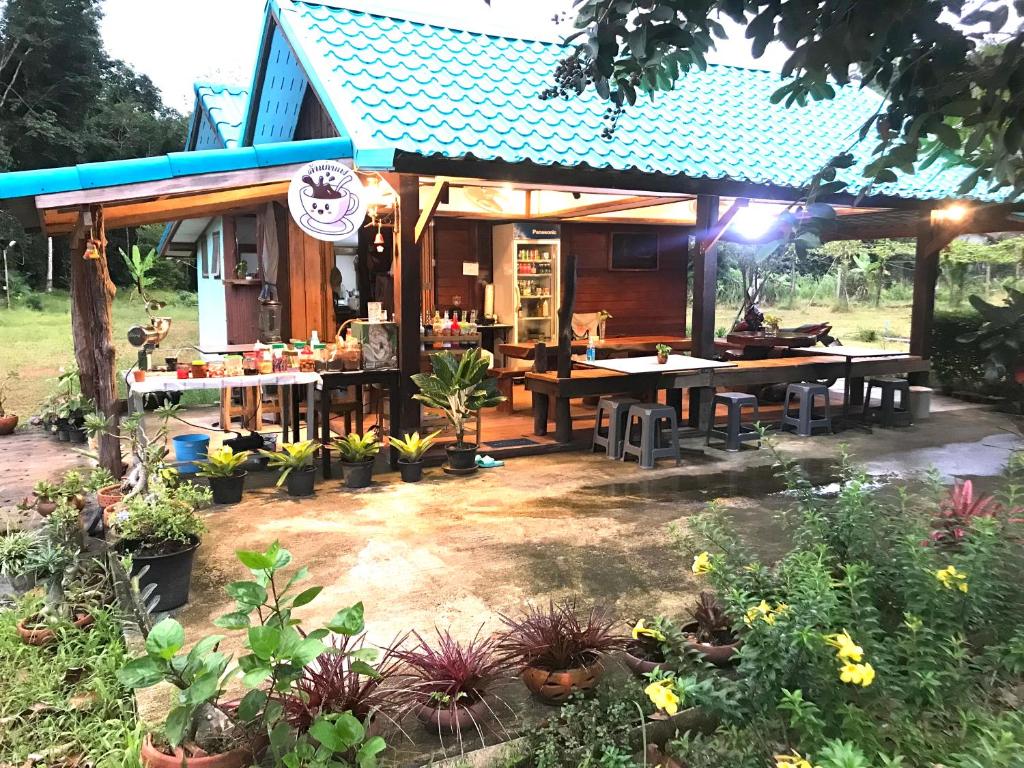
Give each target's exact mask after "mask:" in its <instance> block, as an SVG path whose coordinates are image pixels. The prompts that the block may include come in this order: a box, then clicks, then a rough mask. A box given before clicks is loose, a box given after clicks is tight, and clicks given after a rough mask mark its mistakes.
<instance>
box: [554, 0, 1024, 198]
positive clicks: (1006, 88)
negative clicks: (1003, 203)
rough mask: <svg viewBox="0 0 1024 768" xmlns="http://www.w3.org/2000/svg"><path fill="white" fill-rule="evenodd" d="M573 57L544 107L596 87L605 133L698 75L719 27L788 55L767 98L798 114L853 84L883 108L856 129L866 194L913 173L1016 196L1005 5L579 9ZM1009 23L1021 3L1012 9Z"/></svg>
mask: <svg viewBox="0 0 1024 768" xmlns="http://www.w3.org/2000/svg"><path fill="white" fill-rule="evenodd" d="M574 6H575V8H576V10H577V16H576V19H575V22H574V23H575V26H576V27H577V31H576V32H575V33H574V34H573V35H571V36H570V38H569V41H571V42H575V43H576V45H575V48H574V50H573V51H572V52H571V53H570V54H569V55H568V56H567V57H566V58H565V59H564V60H563V61H562V62H561V64H560V65H559V67H558V69H557V71H556V75H555V77H556V82H555V84H554V86H553V87H552V88H551V89H550V90H549V91H548V92H547V93H546V94H545V95H546V96H548V97H551V96H555V95H568V94H572V93H582V92H583V91H584V90H585V89H587V88H591V87H592V88H594V89H595V91H596V92H597V93H598V94H600V95H601V96H602V97H604V98H606V99H608V100H609V101H610V102H611V104H612V107H611V110H610V118H609V119H610V122H611V125H610V126H609V127H610V128H611V129H613V128H614V122H615V120H616V119H617V116H618V114H620V113H621V110H622V109H623V108H624V106H626V105H630V104H633V103H635V102H636V100H637V98H638V97H639V95H641V94H655V93H656V92H658V91H667V90H671V89H673V88H674V87H675V86H676V85H677V83H678V82H679V78H680V77H681V76H682V75H683V74H684V73H686V72H687V71H689V70H691V69H693V68H700V69H703V68H704V67H705V66H706V55H707V53H708V52H709V51H711V50H712V49H714V48H715V41H716V40H722V39H724V38H725V37H726V30H725V28H724V27H723V26H722V24H721V23H720V22H719V19H730V20H731V21H732V22H734V23H736V24H738V25H740V26H741V27H742V28H743V29H744V31H745V35H746V37H747V39H749V40H750V41H751V49H752V52H753V54H754V56H755V57H759V56H761V55H762V54H763V53H764V52H765V50H766V48H767V46H768V45H769V44H770V43H772V42H780V43H782V44H783V45H784V46H785V47H786V48H787V49H788V50H789V51H790V55H789V58H788V59H787V61H786V63H785V65H784V66H783V69H782V77H783V80H784V82H783V83H782V84H781V85H780V87H779V89H778V91H776V93H775V95H774V96H773V100H774V101H776V102H785V103H786V105H789V106H792V105H805V104H806V103H808V101H809V100H819V101H820V100H826V99H830V98H832V97H833V96H834V95H835V88H834V86H833V83H840V84H846V83H849V82H851V81H853V80H854V79H857V80H859V83H860V85H861V87H868V88H872V89H875V90H877V91H878V92H880V93H882V94H884V95H885V97H886V99H887V103H886V105H885V107H884V108H883V109H880V110H879V111H878V113H876V114H875V115H872V117H871V118H870V119H869V120H867V122H866V123H865V124H864V125H863V126H861V131H860V136H861V139H862V140H863V139H865V138H866V137H868V136H874V137H875V138H876V139H877V142H878V143H877V146H876V148H875V157H874V159H873V161H872V162H871V163H870V164H868V166H867V167H866V168H864V169H863V171H862V172H863V177H864V178H863V180H862V181H863V189H862V190H861V191H868V190H869V189H870V185H871V184H874V183H884V182H890V181H894V180H895V179H896V171H901V172H904V173H913V172H914V169H915V167H916V164H917V163H918V162H919V161H925V162H935V161H939V160H945V159H946V158H952V159H955V160H958V161H961V162H965V163H967V164H968V165H969V166H971V167H973V169H974V170H973V172H972V173H971V174H970V175H969V176H968V178H967V179H966V180H965V182H964V185H963V187H962V190H963V191H967V190H970V189H972V188H974V187H975V185H976V184H977V183H978V182H979V180H982V179H985V180H987V181H989V182H990V184H991V186H992V187H993V188H999V187H1003V188H1005V190H1006V192H1007V195H1008V196H1015V195H1017V194H1018V193H1020V192H1021V191H1024V158H1022V155H1021V147H1022V144H1024V30H1022V29H1021V26H1020V24H1019V22H1018V20H1017V19H1016V18H1014V19H1011V18H1010V13H1009V4H1008V3H1006V2H1004V1H1003V0H973V2H969V1H968V0H899V1H896V0H860V1H859V2H850V1H849V0H815V1H814V2H812V1H811V0H575V2H574ZM1013 7H1014V8H1015V9H1016V11H1017V13H1018V14H1022V13H1024V0H1014V2H1013ZM840 163H841V164H840V165H838V166H835V165H833V166H831V167H826V168H825V169H823V171H822V175H821V176H820V177H817V178H815V179H812V180H809V189H810V192H811V195H812V196H823V195H827V194H833V193H836V192H840V191H843V190H844V189H846V188H847V184H846V183H845V182H844V181H842V180H841V179H839V178H836V173H835V170H836V168H843V167H849V165H851V164H852V158H851V157H842V158H840Z"/></svg>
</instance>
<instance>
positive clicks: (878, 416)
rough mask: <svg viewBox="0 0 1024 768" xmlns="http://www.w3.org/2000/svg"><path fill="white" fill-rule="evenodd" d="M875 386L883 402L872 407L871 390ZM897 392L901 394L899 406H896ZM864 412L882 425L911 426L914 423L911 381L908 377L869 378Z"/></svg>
mask: <svg viewBox="0 0 1024 768" xmlns="http://www.w3.org/2000/svg"><path fill="white" fill-rule="evenodd" d="M875 387H877V388H878V390H879V392H880V394H881V402H880V404H879V406H878V407H877V408H871V407H870V406H871V390H872V389H873V388H875ZM897 392H898V393H899V395H900V405H899V408H897V407H896V393H897ZM864 413H865V415H867V416H868V417H871V418H873V419H874V420H875V421H876V422H878V426H880V427H906V426H909V425H910V424H911V423H912V419H911V417H910V382H909V381H907V380H906V379H889V378H879V379H868V389H867V393H866V394H865V395H864Z"/></svg>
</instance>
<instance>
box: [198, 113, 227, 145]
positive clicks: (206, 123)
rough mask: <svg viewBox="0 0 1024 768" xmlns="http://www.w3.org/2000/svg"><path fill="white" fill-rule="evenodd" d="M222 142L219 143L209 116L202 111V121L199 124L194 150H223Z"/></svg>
mask: <svg viewBox="0 0 1024 768" xmlns="http://www.w3.org/2000/svg"><path fill="white" fill-rule="evenodd" d="M223 148H224V142H223V141H221V138H220V135H219V134H218V133H217V130H216V129H215V128H214V127H213V123H211V122H210V117H209V115H207V114H206V111H205V110H204V111H203V113H202V119H201V121H200V123H199V135H198V136H197V137H196V146H195V149H197V150H199V149H223Z"/></svg>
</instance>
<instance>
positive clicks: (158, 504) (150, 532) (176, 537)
mask: <svg viewBox="0 0 1024 768" xmlns="http://www.w3.org/2000/svg"><path fill="white" fill-rule="evenodd" d="M190 485H191V484H190V483H189V484H183V488H184V490H183V491H182V492H177V491H176V490H175V491H165V492H162V493H152V494H147V495H146V496H136V497H134V498H132V499H129V500H128V501H126V502H125V512H124V514H123V515H121V516H119V517H118V519H117V520H116V522H115V523H114V527H115V529H116V531H117V533H118V535H119V536H120V537H121V538H122V539H123V541H124V546H125V548H126V549H128V550H129V551H131V552H134V553H136V554H143V555H147V556H152V555H162V554H170V553H172V552H178V551H180V550H182V549H184V548H187V547H191V546H192V545H194V544H195V543H196V542H197V541H198V540H199V539H200V538H201V537H202V535H203V533H205V531H206V525H205V524H204V523H203V520H202V518H201V517H199V515H197V514H196V511H195V509H196V508H195V506H194V505H193V502H194V492H193V491H192V489H191V488H188V487H187V486H190ZM203 490H205V489H203ZM208 493H209V491H206V494H208ZM205 498H206V499H207V500H208V498H209V497H208V495H206V496H205Z"/></svg>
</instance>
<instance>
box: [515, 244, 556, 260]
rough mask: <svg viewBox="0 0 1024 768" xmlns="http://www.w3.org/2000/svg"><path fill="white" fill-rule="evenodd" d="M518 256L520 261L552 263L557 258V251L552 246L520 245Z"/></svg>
mask: <svg viewBox="0 0 1024 768" xmlns="http://www.w3.org/2000/svg"><path fill="white" fill-rule="evenodd" d="M516 258H517V259H518V260H519V261H527V262H531V263H542V264H550V263H552V262H553V261H554V260H555V252H554V249H553V248H552V247H551V246H536V245H519V246H518V248H517V250H516Z"/></svg>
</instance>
